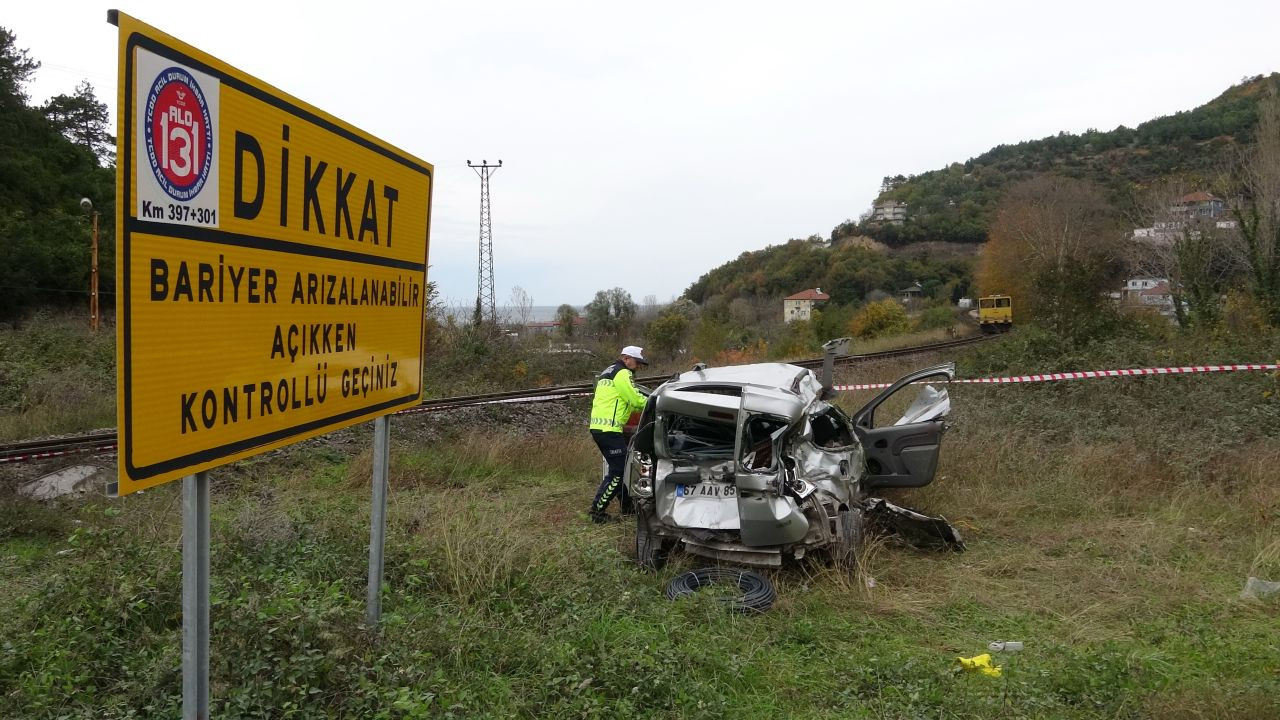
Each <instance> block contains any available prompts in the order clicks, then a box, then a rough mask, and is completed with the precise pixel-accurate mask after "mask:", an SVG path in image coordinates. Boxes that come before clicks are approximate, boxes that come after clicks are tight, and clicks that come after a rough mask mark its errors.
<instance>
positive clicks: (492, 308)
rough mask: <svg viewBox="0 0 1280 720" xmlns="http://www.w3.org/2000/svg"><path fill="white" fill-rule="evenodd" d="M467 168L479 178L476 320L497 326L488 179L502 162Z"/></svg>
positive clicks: (470, 164) (483, 163) (485, 163)
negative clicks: (478, 268) (478, 251)
mask: <svg viewBox="0 0 1280 720" xmlns="http://www.w3.org/2000/svg"><path fill="white" fill-rule="evenodd" d="M467 167H469V168H471V169H472V170H475V171H476V175H479V176H480V270H479V273H478V278H477V280H476V314H477V315H478V316H479V317H478V318H477V320H481V321H488V322H490V323H492V324H493V325H494V326H495V327H496V326H497V324H498V306H497V303H496V301H495V300H494V293H493V220H492V214H491V213H490V212H489V177H490V176H491V175H493V174H494V173H495V172H497V171H498V168H500V167H502V161H501V160H499V161H498V164H497V165H490V164H489V161H488V160H481V161H480V164H479V165H473V164H472V163H471V161H470V160H468V161H467Z"/></svg>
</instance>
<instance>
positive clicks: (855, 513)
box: [831, 507, 866, 572]
mask: <svg viewBox="0 0 1280 720" xmlns="http://www.w3.org/2000/svg"><path fill="white" fill-rule="evenodd" d="M836 522H837V523H838V524H839V530H840V537H838V538H836V543H835V545H834V546H833V547H832V553H831V554H832V557H833V559H834V560H835V563H836V567H838V568H840V569H841V570H846V571H849V572H852V571H853V570H854V569H855V568H857V567H858V555H860V554H861V553H862V544H863V538H864V536H865V534H866V523H865V522H864V520H863V517H862V508H856V507H855V508H852V509H849V510H840V511H839V512H838V513H837V515H836Z"/></svg>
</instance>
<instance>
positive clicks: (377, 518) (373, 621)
mask: <svg viewBox="0 0 1280 720" xmlns="http://www.w3.org/2000/svg"><path fill="white" fill-rule="evenodd" d="M390 425H391V420H390V418H388V417H387V416H386V415H383V416H381V417H379V418H377V419H375V420H374V421H373V506H372V508H371V512H370V513H369V526H370V528H369V598H368V603H367V607H366V609H365V624H366V625H368V626H369V629H370V630H374V631H376V630H377V628H378V622H379V621H380V620H381V619H382V548H383V544H384V541H385V539H386V529H387V474H388V472H387V470H388V465H389V463H388V460H390V457H389V456H390V453H391V442H390V440H391V432H390V430H391V428H390Z"/></svg>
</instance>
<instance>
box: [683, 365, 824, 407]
mask: <svg viewBox="0 0 1280 720" xmlns="http://www.w3.org/2000/svg"><path fill="white" fill-rule="evenodd" d="M685 383H697V384H703V383H716V384H724V385H739V386H741V385H753V386H757V387H765V388H773V389H778V390H782V391H784V392H789V393H794V394H796V395H800V396H802V397H804V396H810V395H811V396H813V397H817V395H818V394H819V393H821V391H822V385H821V383H819V382H818V377H817V376H816V375H814V374H813V372H812V371H811V370H807V369H805V368H802V367H800V366H799V365H789V364H787V363H756V364H754V365H730V366H728V367H714V368H706V369H705V370H689V371H687V372H682V373H680V374H679V375H678V376H676V377H675V378H674V379H672V380H671V382H670V385H683V384H685ZM805 399H811V398H808V397H806V398H805Z"/></svg>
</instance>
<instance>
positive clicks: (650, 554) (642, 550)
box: [636, 503, 668, 570]
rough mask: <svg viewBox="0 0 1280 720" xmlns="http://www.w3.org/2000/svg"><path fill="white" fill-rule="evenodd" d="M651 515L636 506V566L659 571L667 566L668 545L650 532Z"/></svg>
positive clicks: (645, 509)
mask: <svg viewBox="0 0 1280 720" xmlns="http://www.w3.org/2000/svg"><path fill="white" fill-rule="evenodd" d="M650 514H651V513H650V511H649V510H648V509H647V508H644V507H643V506H641V505H640V504H638V503H637V504H636V564H638V565H639V566H640V567H642V568H644V569H645V570H659V569H661V568H662V567H664V566H665V565H666V564H667V555H668V551H667V544H666V542H664V541H663V539H662V538H661V537H659V536H657V535H654V534H653V532H652V531H650V530H649V517H650Z"/></svg>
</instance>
